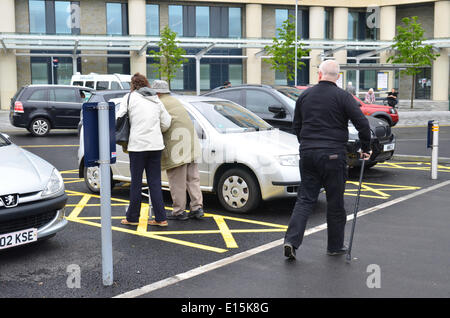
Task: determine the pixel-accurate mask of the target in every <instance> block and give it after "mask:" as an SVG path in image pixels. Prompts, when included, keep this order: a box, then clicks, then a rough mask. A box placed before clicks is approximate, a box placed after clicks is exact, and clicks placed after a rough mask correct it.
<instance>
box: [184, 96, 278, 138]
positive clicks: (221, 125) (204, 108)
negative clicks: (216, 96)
mask: <svg viewBox="0 0 450 318" xmlns="http://www.w3.org/2000/svg"><path fill="white" fill-rule="evenodd" d="M192 105H193V106H194V107H195V108H196V109H197V110H198V111H199V112H200V113H201V114H202V116H204V117H205V118H206V120H208V122H209V123H210V124H211V126H213V127H214V128H215V129H216V130H217V131H218V132H220V133H222V134H228V133H238V132H248V131H255V130H268V129H272V126H270V125H269V124H268V123H266V122H265V121H264V120H262V119H261V118H260V117H258V116H256V115H255V114H253V113H252V112H249V111H248V110H247V109H245V108H244V107H242V106H239V105H237V104H234V103H232V102H229V101H205V102H194V103H192Z"/></svg>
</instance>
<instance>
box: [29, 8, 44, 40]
mask: <svg viewBox="0 0 450 318" xmlns="http://www.w3.org/2000/svg"><path fill="white" fill-rule="evenodd" d="M28 8H29V12H30V13H29V14H30V33H45V32H46V30H45V24H46V23H45V1H43V0H30V1H29V3H28Z"/></svg>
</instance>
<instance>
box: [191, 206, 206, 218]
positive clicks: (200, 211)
mask: <svg viewBox="0 0 450 318" xmlns="http://www.w3.org/2000/svg"><path fill="white" fill-rule="evenodd" d="M203 215H204V213H203V209H202V208H199V209H197V210H195V211H191V212H189V214H188V217H189V218H191V219H193V218H196V219H200V218H201V217H202V216H203Z"/></svg>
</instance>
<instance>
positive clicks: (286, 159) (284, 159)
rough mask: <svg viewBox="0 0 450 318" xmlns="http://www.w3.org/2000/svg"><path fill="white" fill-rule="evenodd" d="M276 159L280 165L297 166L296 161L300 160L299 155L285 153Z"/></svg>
mask: <svg viewBox="0 0 450 318" xmlns="http://www.w3.org/2000/svg"><path fill="white" fill-rule="evenodd" d="M278 159H279V161H280V165H282V166H291V167H298V162H299V160H300V156H299V155H285V156H279V157H278Z"/></svg>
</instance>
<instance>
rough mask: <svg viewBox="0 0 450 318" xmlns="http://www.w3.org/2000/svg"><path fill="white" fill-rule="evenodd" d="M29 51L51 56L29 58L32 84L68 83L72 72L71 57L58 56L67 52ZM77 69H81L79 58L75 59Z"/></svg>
mask: <svg viewBox="0 0 450 318" xmlns="http://www.w3.org/2000/svg"><path fill="white" fill-rule="evenodd" d="M31 53H46V54H49V55H51V56H48V57H35V56H32V57H31V58H30V64H31V83H32V84H66V85H67V84H70V80H71V78H72V74H73V64H72V62H73V60H72V58H71V57H58V54H61V53H65V54H67V52H64V51H59V52H48V51H31ZM77 69H78V70H79V71H81V58H78V59H77Z"/></svg>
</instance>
